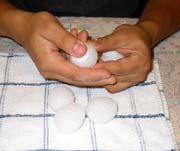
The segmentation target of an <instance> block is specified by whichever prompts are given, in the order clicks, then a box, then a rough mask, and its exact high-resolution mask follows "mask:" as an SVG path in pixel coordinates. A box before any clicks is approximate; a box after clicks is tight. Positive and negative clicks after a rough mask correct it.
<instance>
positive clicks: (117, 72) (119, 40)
mask: <svg viewBox="0 0 180 151" xmlns="http://www.w3.org/2000/svg"><path fill="white" fill-rule="evenodd" d="M179 28H180V0H149V1H148V3H147V5H146V7H145V9H144V12H143V14H142V16H141V17H140V19H139V21H138V22H137V24H135V25H127V24H125V25H120V26H119V27H117V28H116V29H115V30H114V32H113V33H112V34H110V35H107V36H105V37H101V38H99V39H98V40H97V41H96V43H95V46H96V48H97V50H98V51H100V52H104V51H108V50H109V51H110V50H116V51H118V52H120V53H122V54H123V55H124V56H125V57H124V58H123V59H119V60H117V61H107V62H100V63H99V64H98V65H97V66H96V67H97V68H100V69H106V70H108V71H110V72H111V73H112V74H113V75H114V76H115V78H116V80H117V81H118V82H117V83H116V84H112V85H107V86H105V87H106V89H107V90H108V91H110V92H117V91H121V90H124V89H126V88H128V87H131V86H133V85H136V84H137V83H139V82H143V81H144V80H146V78H147V75H148V73H149V72H150V71H151V68H152V48H153V47H154V46H155V45H156V44H157V43H159V42H160V41H161V40H163V39H164V38H166V37H167V36H169V35H171V34H172V33H174V32H176V31H178V30H179Z"/></svg>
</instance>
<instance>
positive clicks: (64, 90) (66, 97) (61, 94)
mask: <svg viewBox="0 0 180 151" xmlns="http://www.w3.org/2000/svg"><path fill="white" fill-rule="evenodd" d="M48 100H49V104H50V107H51V108H52V109H53V110H54V111H56V110H57V109H59V108H61V107H63V106H65V105H68V104H70V103H73V102H74V100H75V95H74V93H73V91H72V90H71V89H70V88H68V87H67V86H57V87H55V88H53V89H52V90H51V91H50V92H49V99H48Z"/></svg>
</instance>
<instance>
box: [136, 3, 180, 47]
mask: <svg viewBox="0 0 180 151" xmlns="http://www.w3.org/2000/svg"><path fill="white" fill-rule="evenodd" d="M137 26H139V27H141V28H142V29H143V30H144V31H145V32H146V33H147V35H148V37H149V40H150V43H151V46H152V47H153V46H154V45H156V44H157V43H158V42H160V41H161V40H163V39H164V38H166V37H167V36H169V35H170V34H172V33H174V32H176V31H178V30H179V28H180V1H179V0H163V1H162V0H149V2H148V4H147V6H146V7H145V9H144V12H143V14H142V16H141V17H140V19H139V21H138V23H137Z"/></svg>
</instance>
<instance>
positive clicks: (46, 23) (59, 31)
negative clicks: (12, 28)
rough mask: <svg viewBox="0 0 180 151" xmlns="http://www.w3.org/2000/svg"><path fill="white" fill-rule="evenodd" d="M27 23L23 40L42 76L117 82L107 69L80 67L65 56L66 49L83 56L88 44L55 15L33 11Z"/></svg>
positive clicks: (91, 82) (84, 82)
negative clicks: (65, 27) (66, 27)
mask: <svg viewBox="0 0 180 151" xmlns="http://www.w3.org/2000/svg"><path fill="white" fill-rule="evenodd" d="M26 22H27V23H26V26H25V27H23V28H24V32H23V33H21V37H22V38H21V40H20V43H21V44H22V45H23V46H24V47H25V48H26V49H27V51H28V52H29V54H30V56H31V58H32V59H33V61H34V63H35V64H36V66H37V68H38V70H39V71H40V73H41V75H42V76H43V77H45V78H48V79H56V80H59V81H63V82H66V83H69V84H73V85H78V86H104V85H107V84H113V83H115V82H116V81H115V78H114V77H113V76H112V75H111V74H110V72H108V71H107V70H104V69H94V68H80V67H77V66H76V65H74V64H73V63H71V62H70V61H69V60H68V59H67V58H66V57H65V56H64V55H62V53H61V52H62V50H64V51H65V52H66V53H68V54H70V55H72V56H76V57H80V56H82V55H83V54H84V53H85V52H86V46H85V45H84V44H83V42H82V41H81V40H80V39H79V38H78V37H76V36H74V35H73V34H71V33H70V32H68V31H66V30H65V29H64V27H63V26H62V25H61V23H60V22H59V21H58V20H57V19H56V17H54V16H53V15H51V14H50V13H47V12H39V13H33V14H31V15H30V17H29V18H27V20H26Z"/></svg>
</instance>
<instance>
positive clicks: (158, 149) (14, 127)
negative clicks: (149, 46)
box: [0, 53, 176, 151]
mask: <svg viewBox="0 0 180 151" xmlns="http://www.w3.org/2000/svg"><path fill="white" fill-rule="evenodd" d="M61 84H63V83H60V82H58V81H47V80H45V79H44V78H42V76H41V75H40V74H39V72H38V70H37V69H36V67H35V65H34V64H33V62H32V60H31V59H30V57H29V55H28V54H26V53H10V54H7V53H0V94H1V95H0V151H29V150H30V151H62V150H73V151H76V150H86V151H93V150H108V151H110V150H118V151H175V150H176V144H175V140H174V136H173V131H172V127H171V123H170V121H169V115H168V109H167V104H166V99H165V97H164V94H163V87H162V85H161V77H160V74H159V69H158V62H156V61H155V62H154V68H153V71H152V72H151V73H150V74H149V76H148V79H147V80H146V81H145V82H144V83H141V84H139V85H137V86H134V87H131V88H129V89H127V90H125V91H122V92H119V93H115V94H110V93H108V92H107V91H106V90H105V89H104V88H79V87H75V86H70V85H67V84H64V85H66V86H67V87H69V88H71V89H72V90H73V91H74V93H75V95H76V98H77V100H76V102H77V103H79V104H81V105H82V106H84V107H86V105H87V103H88V101H90V98H91V97H96V96H109V97H111V98H113V99H114V100H115V101H116V102H117V103H118V108H119V111H118V114H117V116H116V117H115V118H114V120H113V121H111V122H109V123H107V124H93V123H92V122H90V120H89V119H88V118H86V120H85V123H84V125H83V126H82V128H81V129H80V130H78V131H77V132H75V133H72V134H62V133H59V132H58V130H57V129H56V126H55V123H54V114H55V113H54V112H53V111H52V110H51V108H50V107H49V103H48V94H49V92H50V91H51V90H52V89H53V88H54V87H55V86H57V85H61Z"/></svg>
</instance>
